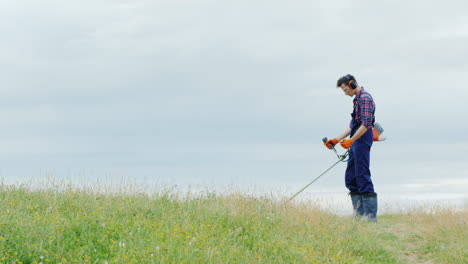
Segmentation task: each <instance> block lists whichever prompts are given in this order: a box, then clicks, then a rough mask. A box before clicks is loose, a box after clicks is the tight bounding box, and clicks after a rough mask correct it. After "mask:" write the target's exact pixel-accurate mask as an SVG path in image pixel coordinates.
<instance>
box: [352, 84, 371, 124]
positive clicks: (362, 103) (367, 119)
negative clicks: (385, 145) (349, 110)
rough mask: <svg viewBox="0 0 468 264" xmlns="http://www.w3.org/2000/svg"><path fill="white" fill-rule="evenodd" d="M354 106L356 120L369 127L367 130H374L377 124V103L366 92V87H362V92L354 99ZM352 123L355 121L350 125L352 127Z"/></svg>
mask: <svg viewBox="0 0 468 264" xmlns="http://www.w3.org/2000/svg"><path fill="white" fill-rule="evenodd" d="M353 104H354V111H353V113H354V114H355V115H354V120H355V121H356V122H357V123H360V124H361V125H363V126H365V127H367V129H372V127H373V126H374V122H375V116H374V113H375V103H374V99H372V96H371V95H370V94H369V93H368V92H366V91H365V90H364V87H362V89H361V91H360V92H359V93H358V94H356V96H355V97H354V100H353ZM352 123H353V120H351V122H350V123H349V126H350V127H351V126H352ZM351 128H352V127H351Z"/></svg>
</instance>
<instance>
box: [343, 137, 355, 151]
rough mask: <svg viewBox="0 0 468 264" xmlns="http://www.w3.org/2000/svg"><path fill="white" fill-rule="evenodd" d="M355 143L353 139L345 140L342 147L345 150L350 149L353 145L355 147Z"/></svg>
mask: <svg viewBox="0 0 468 264" xmlns="http://www.w3.org/2000/svg"><path fill="white" fill-rule="evenodd" d="M353 143H354V141H353V140H352V139H350V138H349V139H343V140H341V141H340V145H341V146H342V147H343V148H344V149H349V148H350V147H351V146H352V145H353Z"/></svg>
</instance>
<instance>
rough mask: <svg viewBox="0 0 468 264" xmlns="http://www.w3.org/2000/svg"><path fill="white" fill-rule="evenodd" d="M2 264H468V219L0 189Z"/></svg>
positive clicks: (219, 198)
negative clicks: (371, 216) (368, 217)
mask: <svg viewBox="0 0 468 264" xmlns="http://www.w3.org/2000/svg"><path fill="white" fill-rule="evenodd" d="M0 204H1V207H0V208H1V213H0V263H41V262H42V263H43V264H44V263H366V264H367V263H468V256H467V248H468V245H467V237H468V233H467V226H466V222H467V216H468V211H467V210H464V211H462V212H452V211H442V210H440V211H436V212H434V213H431V214H427V213H422V212H418V213H413V214H400V215H386V216H380V217H379V222H378V223H377V224H375V223H368V222H363V221H358V220H355V219H352V218H350V217H340V216H336V215H333V214H331V213H328V212H326V211H321V210H319V209H318V208H317V207H314V206H313V205H312V206H311V205H307V204H288V205H285V204H283V203H279V202H274V201H272V200H269V199H266V198H253V197H247V196H242V195H240V194H238V195H215V194H204V195H199V196H195V197H193V196H191V198H178V196H177V195H175V194H174V193H173V192H172V191H167V192H163V193H160V194H157V195H153V196H148V195H144V194H128V193H127V194H125V193H117V194H100V193H97V192H91V191H77V190H73V189H69V190H62V191H58V190H54V189H49V190H30V189H28V188H22V187H11V186H10V187H8V186H0Z"/></svg>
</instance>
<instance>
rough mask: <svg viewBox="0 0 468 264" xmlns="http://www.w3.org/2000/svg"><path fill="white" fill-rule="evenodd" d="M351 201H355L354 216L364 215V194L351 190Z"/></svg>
mask: <svg viewBox="0 0 468 264" xmlns="http://www.w3.org/2000/svg"><path fill="white" fill-rule="evenodd" d="M349 195H350V196H351V202H352V203H353V216H362V215H364V207H363V206H362V195H361V194H357V193H353V192H350V193H349Z"/></svg>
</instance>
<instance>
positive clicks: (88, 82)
mask: <svg viewBox="0 0 468 264" xmlns="http://www.w3.org/2000/svg"><path fill="white" fill-rule="evenodd" d="M467 10H468V4H466V2H465V1H450V0H449V1H437V2H427V1H410V2H408V1H401V0H397V1H395V0H392V1H344V0H342V1H288V2H285V1H252V0H249V1H246V0H236V1H182V0H171V1H158V0H156V1H149V0H132V1H123V0H112V1H111V0H105V1H102V0H101V1H100V0H97V1H96V0H93V1H89V0H82V1H52V0H43V1H33V0H29V1H25V0H15V1H12V0H11V1H8V0H7V1H1V2H0V33H1V36H2V41H1V42H0V76H1V78H0V81H1V85H0V123H1V129H0V158H1V162H0V163H1V165H0V166H1V175H0V176H1V177H2V178H3V181H4V182H7V183H8V182H15V181H19V179H37V178H41V177H46V176H50V175H51V174H52V175H54V176H57V177H59V178H61V177H63V178H74V177H75V178H81V179H82V178H83V177H88V178H92V179H94V178H99V177H103V175H105V177H106V178H107V179H113V178H127V177H128V178H138V179H142V181H156V182H164V183H167V184H179V185H180V184H193V185H197V184H198V185H209V184H211V185H225V184H232V185H234V186H237V187H239V188H244V187H245V188H254V187H255V188H260V187H259V186H261V188H265V189H275V190H276V189H278V188H283V189H282V190H283V191H285V192H294V191H296V190H297V189H299V188H300V187H302V186H303V185H305V184H307V183H308V182H309V181H310V180H312V179H313V178H314V177H315V176H317V175H318V174H320V173H321V172H322V171H323V170H325V169H326V168H328V167H329V166H330V165H331V164H333V163H334V162H335V161H336V157H335V156H334V154H333V153H331V152H330V151H328V150H327V149H326V148H324V147H323V145H322V144H321V139H322V137H325V136H327V137H329V138H331V137H336V136H338V135H339V134H340V133H341V132H342V131H343V130H344V129H345V128H346V126H347V125H348V122H349V118H350V116H349V114H350V112H351V111H352V98H349V97H346V96H345V95H343V93H342V92H341V91H340V90H339V89H336V87H335V85H336V80H337V79H338V78H339V77H340V76H342V75H345V74H347V73H351V74H353V75H354V76H355V77H356V78H357V80H358V82H359V83H360V84H361V85H362V86H364V87H365V89H366V90H368V91H369V92H370V93H371V94H372V95H373V97H374V99H375V102H376V105H377V111H376V119H377V121H378V122H379V123H380V124H381V125H382V126H383V127H384V129H385V134H386V135H387V137H388V140H387V141H386V142H382V143H375V144H374V147H373V151H372V158H371V163H372V172H373V178H374V182H375V185H376V190H377V192H380V193H411V192H419V193H431V194H433V193H444V194H459V195H462V196H464V195H465V194H464V192H466V190H467V189H468V180H467V175H468V162H467V161H468V158H467V156H466V153H468V140H467V138H466V136H465V135H466V131H467V130H468V124H467V118H466V112H467V110H468V106H467V103H466V101H467V99H468V84H467V80H468V63H467V61H468V49H467V48H466V47H468V15H467V14H466V11H467ZM340 151H341V149H340ZM344 169H345V166H344V164H342V165H340V166H339V167H337V168H335V169H334V170H333V171H331V172H330V173H329V174H328V175H327V176H324V178H323V179H321V180H320V181H319V182H317V184H316V185H315V186H312V187H311V188H310V189H309V190H308V191H309V192H314V191H322V192H327V191H330V192H343V193H345V192H346V189H345V187H344V183H343V177H344V176H343V174H344ZM253 186H254V187H253ZM464 197H466V195H465V196H464Z"/></svg>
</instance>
